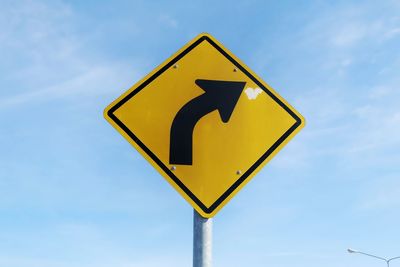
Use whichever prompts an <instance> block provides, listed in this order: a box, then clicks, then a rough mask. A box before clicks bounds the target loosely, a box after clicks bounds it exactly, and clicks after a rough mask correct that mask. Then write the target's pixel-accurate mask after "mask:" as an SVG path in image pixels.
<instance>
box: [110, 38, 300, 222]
mask: <svg viewBox="0 0 400 267" xmlns="http://www.w3.org/2000/svg"><path fill="white" fill-rule="evenodd" d="M104 116H105V118H106V119H107V121H108V122H110V123H111V124H112V125H113V126H114V127H115V128H116V129H117V130H118V132H120V133H121V134H122V135H123V136H124V137H125V138H126V139H127V140H128V141H129V142H130V143H131V144H132V145H133V146H134V147H135V148H136V149H137V150H138V151H139V152H140V153H141V154H142V155H143V156H144V157H145V158H146V159H147V160H148V161H149V162H150V163H151V165H153V167H155V168H156V169H157V170H158V171H159V172H160V173H161V175H162V176H164V177H165V179H166V180H167V181H168V182H169V183H170V184H171V185H172V186H173V187H174V188H175V189H176V190H177V191H178V192H179V193H180V194H181V195H182V196H183V197H184V198H185V199H186V200H187V201H188V202H189V203H190V204H191V205H192V206H193V208H194V209H196V211H197V212H199V213H200V214H201V215H202V216H203V217H206V218H210V217H213V216H214V215H215V214H216V213H217V212H218V211H219V210H220V209H221V208H222V207H223V206H224V205H225V204H226V203H227V202H228V201H229V200H230V199H231V198H232V197H233V196H234V195H235V194H236V193H237V192H238V191H239V190H240V189H241V188H242V187H243V186H244V185H245V184H246V183H247V182H248V181H249V180H250V179H251V178H252V177H253V176H254V175H255V174H256V173H257V172H258V171H259V170H260V169H261V168H262V167H263V166H264V165H265V164H266V163H267V162H268V161H269V160H270V159H271V158H272V157H273V156H274V155H275V154H276V153H277V152H278V151H279V150H280V149H282V147H283V146H284V145H285V144H286V143H287V142H288V141H289V140H290V139H291V138H292V137H293V136H294V135H295V134H296V133H297V132H298V131H299V130H300V129H301V128H302V127H303V126H304V119H303V117H302V116H301V115H300V114H299V113H298V112H297V111H296V110H295V109H294V108H293V107H291V106H290V105H289V104H288V103H287V102H286V101H285V100H284V99H283V98H282V97H281V96H279V95H278V94H277V93H276V92H275V91H274V90H273V89H272V88H271V87H270V86H268V85H267V84H266V83H265V82H263V81H262V80H261V79H260V78H259V77H257V75H256V74H254V73H253V72H252V71H251V70H250V69H249V68H248V67H246V66H245V65H244V64H243V63H242V62H241V61H240V60H239V59H238V58H237V57H235V56H234V55H233V54H232V53H231V52H229V51H228V50H227V49H226V48H225V47H223V46H222V45H221V44H220V43H219V42H218V41H217V40H215V39H214V38H213V37H212V36H210V35H208V34H201V35H199V36H198V37H196V38H195V39H194V40H192V41H191V42H189V43H188V44H186V45H185V46H184V47H183V48H181V49H180V50H179V51H178V52H176V53H175V54H174V55H173V56H172V57H170V58H169V59H168V60H166V61H165V62H164V63H163V64H161V65H160V66H159V67H157V68H156V69H155V70H153V71H152V72H151V73H150V74H148V75H147V76H146V77H145V78H143V79H142V80H141V81H139V82H138V83H137V84H135V85H134V86H133V87H132V88H130V89H129V90H128V91H127V92H125V93H124V94H123V95H122V96H120V97H119V98H118V99H116V100H115V101H114V102H112V103H111V104H110V105H109V106H108V107H107V108H106V109H105V112H104Z"/></svg>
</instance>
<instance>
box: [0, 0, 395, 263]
mask: <svg viewBox="0 0 400 267" xmlns="http://www.w3.org/2000/svg"><path fill="white" fill-rule="evenodd" d="M0 4H1V9H0V59H1V60H0V70H1V73H2V74H1V76H0V88H1V90H0V124H1V127H0V137H1V138H0V147H1V148H2V151H3V153H1V154H0V266H2V267H3V266H4V267H26V266H29V267H64V266H68V267H89V266H90V267H91V266H96V267H103V266H120V267H136V266H138V267H139V266H140V267H169V266H170V267H183V266H190V265H191V257H192V208H191V207H190V206H189V205H188V204H187V203H186V202H185V201H184V200H183V199H182V198H181V197H180V196H179V195H178V194H177V193H176V192H175V191H174V190H173V189H172V188H171V187H170V186H169V185H168V184H167V183H166V182H165V181H164V179H163V178H162V177H161V176H160V175H159V174H158V173H157V172H156V171H155V170H154V169H153V168H152V167H151V166H150V164H148V163H147V162H146V161H145V160H144V159H143V158H142V157H141V156H140V154H139V153H137V152H136V151H135V150H134V149H133V148H132V147H131V146H130V145H129V144H128V143H127V142H126V141H125V140H124V139H123V138H122V137H121V136H120V135H119V134H118V133H117V132H116V131H115V130H114V129H113V128H112V127H111V126H110V125H108V123H107V122H106V121H105V120H104V119H103V117H102V111H103V109H104V108H105V107H106V105H108V104H109V103H110V102H111V101H112V100H114V99H115V98H116V97H118V96H119V95H120V94H121V93H122V92H124V91H125V90H126V89H128V88H129V87H130V86H131V85H133V84H134V83H135V82H136V81H138V79H140V78H141V77H142V76H144V75H145V74H147V73H148V72H150V71H151V70H152V69H153V68H154V67H155V66H157V65H158V64H160V63H161V62H162V61H163V60H165V59H166V58H168V57H169V56H170V55H171V54H172V53H174V52H175V51H176V50H177V49H179V48H180V47H181V46H182V45H184V44H185V43H186V42H188V41H189V40H190V39H192V38H193V37H195V36H196V35H197V34H199V33H200V32H209V33H211V34H212V35H214V36H215V37H216V38H217V39H218V40H220V41H221V42H222V43H223V44H224V45H225V46H226V47H228V48H229V49H230V50H231V51H232V52H233V53H234V54H236V55H237V56H238V57H239V58H241V59H242V60H243V61H244V62H245V63H246V64H247V65H248V66H249V67H250V68H252V69H253V70H254V71H255V72H256V73H257V74H258V75H259V76H261V77H262V78H263V79H264V80H265V81H266V82H268V83H269V84H270V85H271V86H272V87H274V88H275V89H276V90H277V91H278V92H279V93H280V94H281V95H282V96H283V97H285V98H286V99H287V100H288V101H289V102H290V103H292V104H293V106H295V107H296V109H297V110H299V112H300V113H302V114H303V115H304V117H305V118H306V120H307V126H306V127H305V128H304V129H303V130H302V131H301V132H300V134H299V135H298V136H296V137H295V138H294V139H293V141H292V142H290V143H289V144H288V146H287V147H285V148H284V149H283V150H282V152H281V153H279V154H278V155H277V156H276V157H275V158H274V159H273V160H272V161H271V162H270V164H268V165H267V166H266V167H265V168H264V169H263V170H262V171H261V172H260V173H259V174H258V175H257V176H256V177H255V178H254V179H253V180H252V181H251V182H250V183H249V184H248V185H247V186H246V187H245V188H244V189H243V190H242V191H241V192H240V193H239V194H238V195H237V196H236V197H235V198H234V199H233V200H232V201H231V202H230V203H229V204H228V205H227V206H226V207H224V208H223V209H222V210H221V212H220V213H219V214H218V215H217V216H216V217H215V219H214V266H230V267H239V266H240V267H243V266H252V267H257V266H260V267H261V266H276V267H286V266H299V267H303V266H304V267H320V266H325V267H334V266H335V267H336V266H341V267H346V266H348V267H350V266H352V267H356V266H360V267H361V266H363V267H372V266H384V265H383V264H384V263H383V262H382V263H381V262H379V261H376V260H374V259H372V258H367V257H365V256H360V255H350V254H348V253H346V248H347V247H353V248H355V249H360V250H363V251H366V252H371V253H376V254H378V255H381V256H384V257H391V256H399V255H400V242H399V240H400V231H399V225H400V212H399V210H400V179H399V173H400V153H399V151H400V135H399V132H400V105H399V101H400V88H399V86H400V71H399V70H400V53H399V51H400V2H399V1H395V0H393V1H391V0H387V1H260V0H258V1H256V0H247V1H233V2H232V1H159V2H155V1H108V2H106V1H40V0H38V1H11V0H10V1H8V0H1V1H0ZM379 264H381V265H379ZM391 266H394V267H395V266H400V260H399V261H398V262H393V265H391Z"/></svg>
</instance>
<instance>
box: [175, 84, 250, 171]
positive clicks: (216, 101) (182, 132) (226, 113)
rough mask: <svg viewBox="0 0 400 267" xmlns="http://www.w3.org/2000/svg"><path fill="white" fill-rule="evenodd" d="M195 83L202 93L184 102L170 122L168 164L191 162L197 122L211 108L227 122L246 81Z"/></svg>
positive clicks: (210, 110) (189, 163) (186, 163)
mask: <svg viewBox="0 0 400 267" xmlns="http://www.w3.org/2000/svg"><path fill="white" fill-rule="evenodd" d="M195 83H196V84H197V85H198V86H199V87H201V89H203V90H204V91H205V93H204V94H202V95H200V96H198V97H196V98H193V99H192V100H190V101H189V102H188V103H187V104H186V105H184V106H183V107H182V108H181V109H180V110H179V111H178V113H177V114H176V116H175V118H174V121H173V122H172V126H171V133H170V147H169V163H170V164H180V165H192V151H193V142H192V141H193V130H194V127H195V126H196V123H197V122H198V121H199V120H200V119H201V118H202V117H203V116H205V115H207V114H208V113H210V112H212V111H214V110H218V112H219V115H220V117H221V120H222V121H223V122H225V123H227V122H228V121H229V118H230V117H231V115H232V112H233V110H234V108H235V106H236V103H237V101H238V100H239V97H240V94H241V93H242V91H243V87H244V85H245V84H246V82H233V81H215V80H201V79H198V80H196V81H195Z"/></svg>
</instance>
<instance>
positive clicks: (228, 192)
mask: <svg viewBox="0 0 400 267" xmlns="http://www.w3.org/2000/svg"><path fill="white" fill-rule="evenodd" d="M203 41H207V42H209V43H210V44H211V45H212V46H213V47H215V49H217V50H218V51H219V52H220V53H221V54H222V55H223V56H225V57H226V58H227V59H228V60H229V61H231V62H232V63H233V64H234V65H235V66H236V67H237V68H238V69H240V70H241V71H242V72H243V73H245V74H246V75H247V76H248V77H249V78H250V79H251V80H252V81H253V82H254V83H255V84H257V85H258V86H259V87H260V88H261V89H262V90H264V91H265V92H266V93H267V94H268V95H269V96H270V97H271V98H272V99H273V100H274V101H275V102H276V103H277V104H279V105H280V106H281V107H282V108H283V109H284V110H285V111H286V112H287V113H289V114H290V115H291V116H292V117H293V119H294V120H295V121H296V122H295V123H294V124H293V125H292V126H291V127H290V128H289V129H288V130H287V131H286V132H285V133H284V134H283V135H282V136H281V137H280V138H279V139H278V140H277V141H276V142H275V143H274V144H273V145H272V146H271V147H270V148H269V149H268V150H267V151H266V152H265V153H264V154H263V155H262V156H261V157H260V158H259V159H258V160H257V161H256V162H255V163H254V164H253V165H252V166H251V167H250V168H249V169H248V170H247V171H246V172H245V173H243V175H242V176H240V178H239V179H238V180H237V181H236V182H235V183H234V184H233V185H232V186H231V187H229V188H228V190H226V191H225V192H224V193H223V194H222V195H221V196H220V197H219V198H218V199H217V200H216V201H215V202H214V203H213V204H212V205H211V206H210V207H207V206H206V205H204V204H203V203H202V202H201V201H200V200H199V199H198V198H197V197H196V196H195V195H194V194H193V193H192V192H191V191H190V190H189V189H188V188H187V187H186V186H185V185H184V184H183V183H182V182H181V181H180V180H179V179H178V177H176V176H175V174H174V173H173V172H172V171H171V170H170V169H169V168H168V167H167V166H165V165H164V164H163V163H162V161H161V160H160V159H159V158H158V157H157V156H156V155H155V154H154V153H153V152H151V150H150V149H149V148H148V147H147V146H146V145H145V144H143V143H142V142H141V141H140V140H139V138H137V136H136V135H135V134H134V133H133V132H131V131H130V130H129V129H128V127H126V126H125V124H123V123H122V121H120V120H119V119H118V118H117V116H115V114H114V112H115V111H116V110H117V109H118V108H119V107H121V106H122V105H123V104H124V103H126V102H127V101H129V100H130V99H131V98H132V97H134V96H135V95H136V94H137V93H138V92H140V90H142V89H144V88H145V87H146V86H147V85H148V84H150V83H151V82H152V81H153V80H155V79H156V78H157V77H158V76H160V75H161V74H162V73H163V72H165V71H166V70H168V69H169V68H170V67H172V66H173V65H174V64H175V63H176V62H177V61H178V60H179V59H181V58H182V57H184V56H185V55H186V54H188V53H189V52H190V51H191V50H193V49H194V48H195V47H196V46H198V45H199V44H200V43H202V42H203ZM107 115H108V116H109V117H110V118H111V119H112V120H113V121H114V122H115V123H116V124H117V125H118V126H119V127H120V128H121V129H122V130H123V131H124V132H125V133H126V134H127V135H128V136H129V137H130V138H132V140H133V141H134V142H135V143H136V144H137V145H138V146H139V147H140V148H141V149H143V151H144V152H145V153H146V154H147V155H149V156H150V158H151V159H152V160H153V161H154V162H155V163H156V164H157V165H158V166H159V167H160V168H161V169H162V170H163V171H164V172H165V173H166V174H167V175H168V176H169V177H170V178H171V179H172V180H173V181H174V182H175V183H176V184H177V185H178V186H179V188H181V189H182V191H184V192H185V193H186V194H187V195H188V196H189V197H190V198H191V199H192V200H193V202H195V203H196V204H197V205H198V206H199V207H200V208H201V209H202V210H203V211H204V213H206V214H211V213H212V212H213V211H214V210H215V209H216V208H217V207H218V206H219V205H220V204H221V203H223V202H224V201H225V199H227V198H228V197H229V195H231V194H232V193H233V192H234V191H235V189H236V188H238V187H239V186H240V185H241V184H242V183H243V182H244V181H245V180H246V179H247V178H248V177H249V176H250V175H251V173H253V172H254V171H255V170H256V168H257V167H258V166H259V165H261V164H262V163H263V162H264V160H266V159H267V158H268V156H269V155H271V154H272V153H273V152H274V151H275V149H277V148H278V147H279V145H280V144H282V143H283V142H284V141H285V140H286V139H287V138H288V137H289V136H290V134H291V133H293V132H294V131H295V130H296V129H297V128H298V127H299V126H300V125H301V119H300V117H299V116H297V115H296V114H295V113H294V112H293V111H292V110H291V109H290V108H289V107H288V106H286V105H285V103H283V102H282V101H281V100H280V99H279V98H278V97H277V96H275V95H274V94H273V93H272V92H271V91H270V90H268V88H266V87H265V86H264V85H263V84H262V83H261V82H259V81H258V80H257V79H256V78H255V77H254V76H253V75H252V74H251V73H249V72H248V71H247V70H246V68H244V67H243V66H242V65H240V64H239V63H238V62H237V61H236V60H235V59H234V58H232V57H231V56H230V55H229V54H228V53H227V52H225V50H224V49H222V48H221V47H220V46H218V44H216V43H215V42H214V41H213V40H211V39H210V38H209V37H208V36H207V35H203V36H201V37H200V38H199V39H198V40H196V41H195V42H194V43H193V44H191V45H190V46H189V47H188V48H186V49H185V50H184V51H182V52H181V53H180V54H179V55H177V56H176V57H175V58H173V59H172V60H171V61H170V62H169V63H167V64H166V65H165V66H163V67H162V68H161V69H159V70H158V71H157V72H156V73H154V74H153V75H152V76H151V77H150V78H148V79H147V80H145V81H144V82H143V83H142V84H140V85H139V86H138V87H137V88H136V89H135V90H133V91H132V92H130V93H129V94H128V95H126V96H125V97H124V98H123V99H122V100H121V101H119V102H118V103H116V104H115V105H114V106H113V107H111V108H110V109H109V110H108V113H107Z"/></svg>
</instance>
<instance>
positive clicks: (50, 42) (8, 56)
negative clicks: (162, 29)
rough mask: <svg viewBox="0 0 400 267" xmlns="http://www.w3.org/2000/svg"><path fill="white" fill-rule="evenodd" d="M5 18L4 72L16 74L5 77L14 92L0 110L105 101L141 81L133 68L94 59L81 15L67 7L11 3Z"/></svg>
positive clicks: (2, 24)
mask: <svg viewBox="0 0 400 267" xmlns="http://www.w3.org/2000/svg"><path fill="white" fill-rule="evenodd" d="M0 17H1V19H0V27H1V29H2V31H1V35H0V40H2V41H1V42H0V51H3V52H2V53H3V54H4V55H3V56H2V59H3V60H2V62H1V63H0V66H1V65H3V68H8V69H11V70H10V71H8V72H6V73H5V74H4V77H6V81H9V87H8V89H7V90H4V91H2V92H1V95H2V97H1V99H0V109H4V108H10V107H15V106H18V105H22V104H31V103H38V102H46V101H49V100H55V99H61V98H64V97H70V96H78V95H80V96H83V95H85V96H88V95H101V94H104V93H107V92H112V91H114V90H116V89H117V88H119V87H121V86H123V87H124V89H126V87H128V83H127V82H128V80H129V81H130V82H132V81H134V80H136V79H137V72H136V71H135V70H134V68H133V66H128V65H127V64H125V63H123V62H110V61H108V62H104V61H102V60H101V59H96V58H94V57H93V56H90V55H89V54H90V53H89V50H88V49H90V47H88V45H87V44H86V39H85V38H82V36H81V35H80V34H78V25H77V24H76V23H75V20H76V15H75V14H74V12H73V10H72V9H71V8H70V7H69V6H68V5H67V4H64V3H63V2H49V3H46V2H42V1H22V2H18V3H17V2H12V1H10V2H7V3H6V4H5V5H4V6H3V7H2V9H1V11H0ZM3 29H4V30H3ZM86 38H87V37H86ZM14 69H15V70H14ZM3 86H7V84H4V85H3Z"/></svg>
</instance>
